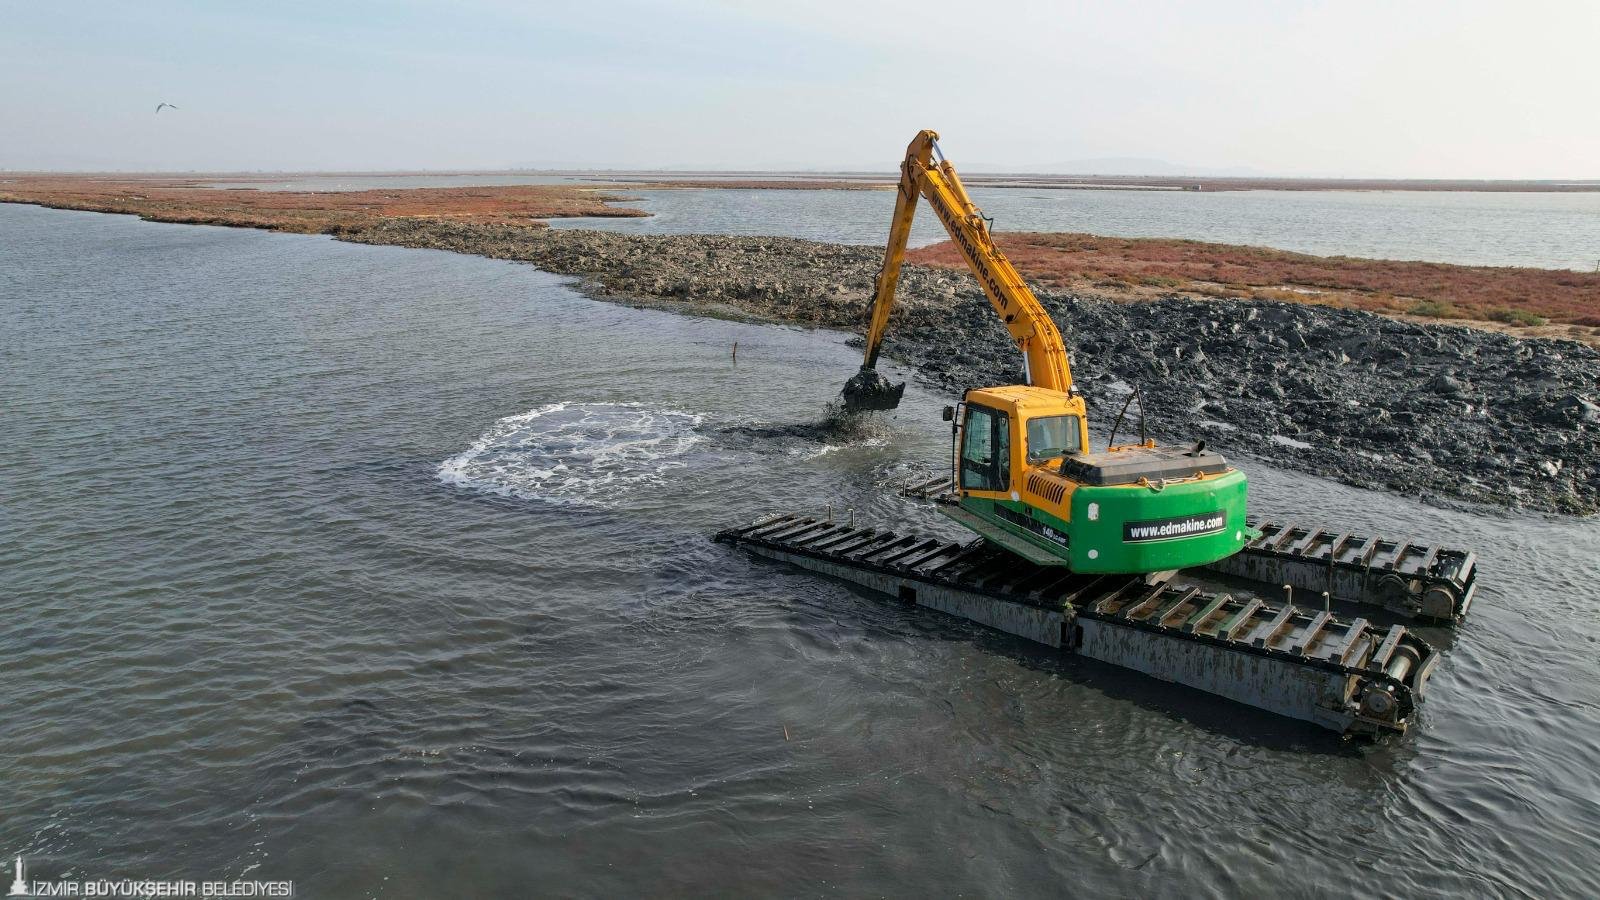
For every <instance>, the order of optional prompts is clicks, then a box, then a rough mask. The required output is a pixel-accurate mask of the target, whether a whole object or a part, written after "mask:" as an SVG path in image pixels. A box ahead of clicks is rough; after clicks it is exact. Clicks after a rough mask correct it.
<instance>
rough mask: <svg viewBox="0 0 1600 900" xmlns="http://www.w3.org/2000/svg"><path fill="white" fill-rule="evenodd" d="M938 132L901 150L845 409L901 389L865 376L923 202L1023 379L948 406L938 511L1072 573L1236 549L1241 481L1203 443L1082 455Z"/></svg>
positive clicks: (1085, 438)
mask: <svg viewBox="0 0 1600 900" xmlns="http://www.w3.org/2000/svg"><path fill="white" fill-rule="evenodd" d="M938 138H939V136H938V135H937V134H935V133H934V132H932V131H923V132H920V133H919V134H918V135H917V136H916V138H915V139H914V140H913V141H912V142H911V145H910V146H909V147H907V148H906V156H905V161H904V162H903V163H902V164H901V166H900V185H899V196H898V197H897V198H896V199H895V208H894V220H893V223H892V224H891V225H890V228H889V244H888V247H887V248H886V249H885V250H884V256H883V268H882V269H880V270H879V273H878V281H877V288H876V291H875V296H874V297H873V302H872V317H871V324H870V326H869V327H868V330H867V348H866V357H865V359H864V361H863V362H862V365H861V371H860V372H858V373H857V374H856V375H855V377H853V378H851V379H850V381H849V382H847V383H846V384H845V388H844V391H843V398H844V404H845V406H846V408H847V409H850V410H853V411H858V412H863V411H868V410H886V409H893V408H895V407H897V406H899V404H900V397H901V395H902V394H903V393H904V391H905V385H904V384H898V385H896V384H890V383H889V381H888V379H886V378H884V377H883V375H882V374H881V373H880V372H878V371H877V365H878V354H879V352H880V351H881V350H882V347H883V336H884V332H885V331H886V330H887V329H888V326H889V314H890V312H892V311H893V309H894V302H895V288H896V286H897V285H898V283H899V281H900V267H901V264H902V263H903V262H904V260H905V255H906V241H907V239H908V238H909V237H910V236H911V221H912V217H913V216H914V215H915V214H916V209H917V198H918V196H921V197H924V198H926V199H927V201H928V205H929V206H930V207H932V208H933V212H934V215H936V216H938V217H939V221H940V222H941V223H943V224H944V227H945V230H946V231H948V232H949V233H950V238H951V240H953V241H954V242H955V246H956V247H957V248H958V249H959V250H960V251H961V256H962V257H963V258H964V259H965V260H966V262H967V265H968V267H970V268H971V269H972V274H973V275H975V276H977V279H978V283H979V284H980V285H982V286H983V292H984V294H986V295H987V296H988V298H989V303H990V304H991V305H992V306H993V307H994V311H995V313H996V314H998V315H999V316H1000V320H1001V321H1002V322H1004V323H1005V327H1006V330H1007V331H1009V332H1010V333H1011V339H1012V340H1013V341H1015V342H1016V345H1017V349H1018V350H1020V351H1021V352H1022V372H1023V383H1022V384H1012V385H1004V386H1000V387H985V388H974V389H971V390H968V391H967V392H966V396H965V397H964V398H963V399H962V401H961V403H960V404H959V405H958V406H956V407H954V408H952V409H951V411H950V415H951V417H952V420H954V421H956V422H957V424H956V426H955V440H956V445H957V447H958V448H959V450H958V451H957V452H956V453H955V454H953V455H954V459H955V467H954V468H955V472H954V481H955V496H956V499H957V502H956V503H953V504H946V505H944V506H943V507H942V508H941V511H943V512H944V513H945V514H946V515H948V516H949V517H950V518H952V519H954V520H956V521H957V522H959V523H961V524H962V525H965V526H966V527H968V528H970V529H972V530H973V531H975V532H977V533H978V534H980V535H982V536H983V537H985V538H987V539H989V540H990V541H993V542H994V543H996V544H999V545H1000V546H1002V547H1004V548H1006V549H1008V550H1010V551H1011V552H1013V553H1015V554H1017V555H1018V556H1021V557H1023V558H1024V559H1027V560H1028V561H1030V562H1033V563H1037V564H1039V565H1061V566H1067V567H1069V568H1071V569H1072V570H1073V571H1076V572H1103V573H1127V572H1160V571H1167V570H1172V569H1183V568H1188V567H1190V566H1203V565H1206V564H1208V563H1213V562H1216V561H1217V560H1219V559H1224V558H1226V557H1229V556H1232V555H1233V554H1234V553H1236V552H1238V550H1239V548H1241V547H1243V546H1244V544H1245V541H1246V538H1247V536H1249V537H1255V536H1257V535H1256V532H1255V531H1254V529H1252V528H1251V527H1250V526H1249V525H1247V524H1246V523H1245V492H1246V482H1245V476H1244V473H1242V472H1240V471H1238V470H1237V469H1235V468H1233V467H1232V466H1229V465H1228V464H1227V462H1226V461H1225V460H1224V459H1223V458H1222V457H1221V456H1220V455H1218V454H1216V453H1214V452H1212V451H1208V450H1206V449H1205V444H1204V442H1198V443H1196V444H1195V445H1194V446H1193V447H1192V448H1189V449H1182V448H1175V447H1158V446H1156V444H1155V442H1154V441H1148V440H1146V441H1142V442H1140V443H1137V444H1130V445H1126V446H1111V445H1109V444H1108V446H1107V447H1106V449H1105V450H1104V451H1103V452H1099V453H1096V452H1093V451H1092V450H1091V449H1090V446H1089V419H1088V413H1087V411H1086V409H1085V405H1084V400H1083V397H1082V396H1081V395H1080V394H1078V393H1077V392H1076V391H1074V390H1073V387H1072V367H1071V365H1070V363H1069V361H1068V359H1067V348H1066V345H1065V344H1064V343H1063V342H1062V340H1061V332H1060V331H1059V330H1058V329H1057V328H1056V324H1055V322H1053V321H1052V320H1051V319H1050V314H1049V313H1048V312H1046V311H1045V309H1044V307H1043V306H1041V305H1040V303H1039V300H1038V298H1036V297H1034V295H1033V292H1032V291H1031V290H1029V289H1028V285H1027V283H1026V282H1024V281H1023V279H1022V276H1021V275H1020V274H1018V272H1017V270H1016V268H1014V267H1013V266H1012V265H1011V261H1010V260H1008V259H1006V255H1005V254H1004V253H1002V252H1000V248H999V247H997V246H995V242H994V239H993V237H992V236H991V235H990V234H989V228H988V224H987V222H986V220H985V219H984V216H983V213H982V211H980V210H979V209H978V207H977V205H976V204H974V203H973V202H972V198H971V197H969V196H968V195H967V191H966V188H965V187H964V186H963V185H962V184H961V179H960V178H959V177H957V175H956V170H955V167H954V166H952V165H951V164H950V161H949V160H947V159H945V158H944V155H943V154H942V153H940V152H939V143H938Z"/></svg>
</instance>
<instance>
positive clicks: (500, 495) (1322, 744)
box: [0, 206, 1600, 897]
mask: <svg viewBox="0 0 1600 900" xmlns="http://www.w3.org/2000/svg"><path fill="white" fill-rule="evenodd" d="M0 235H3V236H4V240H3V241H0V360H3V366H0V398H3V399H0V484H3V486H4V487H3V490H0V673H3V681H0V689H3V696H0V786H3V788H0V790H3V797H0V856H5V857H9V856H11V855H13V854H23V855H24V856H26V857H27V859H28V860H29V861H30V864H31V865H32V867H33V868H32V873H33V874H32V877H34V878H45V879H48V878H54V877H62V876H66V877H78V878H101V877H107V878H109V877H119V876H126V877H141V878H143V877H187V878H197V879H200V878H212V877H216V878H226V877H234V876H241V875H242V876H244V877H249V878H288V879H294V880H295V882H296V885H297V889H298V890H299V891H300V895H301V896H306V897H358V896H395V897H412V896H423V895H428V896H438V895H439V894H440V893H441V889H443V892H444V893H448V894H449V895H451V896H461V897H467V896H485V895H489V894H490V893H491V892H496V893H498V894H500V895H508V896H528V895H536V894H606V895H632V894H638V893H664V892H669V893H689V892H712V891H715V892H721V893H749V892H764V893H783V894H815V893H833V892H849V893H859V894H884V895H918V894H926V893H929V892H937V893H940V894H956V893H966V894H985V895H1007V894H1012V895H1040V896H1044V895H1051V896H1054V895H1059V894H1061V893H1063V892H1066V891H1074V892H1084V893H1092V894H1105V895H1120V896H1127V895H1144V894H1166V895H1178V894H1181V895H1183V896H1191V895H1195V894H1201V895H1215V896H1238V895H1240V894H1256V895H1259V894H1266V893H1268V892H1278V891H1284V892H1288V893H1293V894H1305V893H1311V894H1330V895H1347V894H1350V893H1355V892H1363V893H1364V892H1375V893H1379V894H1392V895H1405V896H1410V895H1423V894H1435V893H1458V894H1471V895H1475V896H1481V895H1494V896H1519V895H1520V896H1550V895H1556V894H1564V895H1591V896H1592V895H1594V894H1595V893H1596V892H1597V891H1600V880H1597V877H1596V875H1595V872H1596V871H1597V870H1600V849H1597V848H1596V846H1595V840H1594V836H1595V835H1596V834H1597V833H1600V805H1597V798H1600V783H1597V777H1596V774H1595V768H1596V767H1595V763H1596V760H1597V758H1600V757H1597V754H1600V677H1597V676H1600V664H1597V663H1596V659H1595V647H1596V645H1597V640H1600V611H1597V605H1596V601H1597V596H1600V525H1597V523H1594V522H1573V521H1553V520H1543V519H1533V518H1516V517H1507V516H1504V515H1501V514H1485V515H1473V514H1468V513H1461V512H1442V511H1440V510H1437V509H1433V508H1429V507H1423V506H1419V505H1416V504H1413V503H1410V502H1407V501H1404V500H1399V499H1396V498H1393V497H1389V496H1385V495H1379V494H1372V493H1366V492H1362V491H1358V490H1354V489H1351V488H1346V487H1342V486H1338V485H1334V484H1329V483H1327V482H1323V481H1319V480H1316V479H1313V478H1308V477H1306V476H1303V475H1298V474H1294V473H1286V472H1281V471H1277V470H1274V469H1272V468H1270V467H1268V466H1265V465H1262V464H1259V463H1250V462H1249V461H1248V460H1242V461H1241V462H1243V463H1245V464H1247V465H1249V470H1250V473H1251V476H1252V479H1253V482H1254V487H1255V492H1254V495H1253V496H1254V505H1255V508H1256V509H1257V510H1258V511H1260V512H1263V513H1266V514H1270V515H1279V516H1297V517H1301V518H1307V519H1309V518H1316V519H1320V520H1322V521H1326V522H1330V523H1339V524H1341V525H1344V526H1348V527H1352V528H1358V529H1359V528H1375V527H1379V526H1382V527H1383V528H1384V530H1385V531H1388V532H1390V533H1394V534H1403V535H1407V536H1409V535H1428V536H1436V537H1438V538H1440V539H1441V540H1446V541H1449V542H1451V543H1456V544H1462V545H1466V546H1470V547H1473V548H1475V549H1477V550H1478V551H1479V552H1480V553H1481V554H1482V557H1483V561H1482V566H1483V576H1482V582H1483V587H1482V591H1481V593H1480V595H1479V600H1478V603H1477V605H1476V606H1475V608H1474V610H1473V616H1472V618H1471V620H1470V621H1469V622H1468V623H1467V624H1466V625H1465V626H1464V627H1463V628H1462V629H1460V631H1459V633H1458V634H1451V633H1448V632H1441V631H1431V632H1428V634H1429V636H1430V638H1432V639H1434V640H1436V641H1438V642H1439V643H1440V644H1441V645H1443V646H1445V647H1446V648H1447V656H1446V658H1445V660H1444V663H1443V665H1442V666H1441V667H1440V669H1439V671H1438V673H1437V674H1436V675H1435V677H1434V680H1433V682H1432V684H1431V696H1430V697H1429V699H1428V701H1427V703H1426V704H1425V705H1424V708H1423V711H1422V713H1421V715H1420V720H1419V721H1418V722H1417V725H1416V727H1415V729H1414V730H1413V732H1412V733H1411V734H1410V735H1409V736H1407V737H1406V738H1404V739H1401V740H1398V741H1390V742H1388V743H1385V744H1382V745H1379V746H1376V747H1360V746H1352V745H1345V744H1342V743H1340V742H1339V741H1337V740H1335V739H1333V738H1331V737H1328V736H1326V735H1324V734H1323V733H1321V732H1318V731H1315V730H1313V729H1310V728H1309V727H1305V726H1302V725H1299V724H1297V723H1293V722H1288V721H1285V720H1280V719H1277V718H1274V717H1271V716H1267V715H1264V714H1258V713H1255V712H1253V711H1251V710H1248V709H1244V708H1241V707H1238V706H1235V705H1232V704H1228V703H1225V702H1222V701H1218V700H1214V699H1212V698H1210V697H1208V696H1206V695H1203V694H1198V693H1194V692H1191V691H1187V690H1184V689H1178V688H1173V687H1169V686H1166V685H1162V684H1160V683H1156V682H1152V681H1149V680H1146V679H1142V678H1138V677H1134V676H1131V675H1129V674H1127V673H1124V672H1122V671H1120V670H1116V669H1112V668H1109V667H1104V666H1099V665H1094V664H1088V663H1084V662H1082V661H1076V660H1071V659H1063V658H1060V657H1058V656H1056V655H1054V654H1053V653H1050V652H1045V651H1042V650H1039V649H1035V648H1033V647H1030V646H1029V645H1027V644H1024V643H1022V642H1020V641H1017V640H1013V639H1010V638H1008V637H1005V636H1000V635H995V634H992V633H988V632H985V631H983V630H981V629H979V628H976V627H974V626H970V625H967V624H965V623H962V622H959V621H955V620H951V619H947V618H944V617H940V616H938V615H936V614H933V613H929V612H925V611H918V610H914V609H906V608H903V607H900V606H898V605H895V604H889V603H883V602H880V601H879V600H877V599H875V598H873V597H871V596H869V595H866V594H863V593H858V592H856V591H855V590H853V589H851V588H847V587H845V586H842V585H839V584H834V583H830V582H826V581H821V580H818V579H815V578H812V577H809V576H805V575H802V574H798V573H796V572H792V571H789V570H786V569H784V568H782V567H778V566H774V565H770V564H764V563H760V562H758V561H755V560H752V559H749V558H746V557H744V556H742V555H739V554H736V553H733V552H730V551H728V550H727V549H726V548H724V547H721V546H719V545H715V544H712V543H711V542H710V541H709V540H708V539H707V536H708V534H709V533H710V532H712V531H714V530H715V529H717V528H719V527H722V526H724V525H727V524H729V523H732V522H738V521H740V520H743V519H746V518H748V517H751V516H753V515H755V514H757V513H758V512H761V511H763V510H766V509H769V508H773V507H785V508H793V509H807V510H821V509H823V508H824V507H825V506H826V505H828V504H832V505H833V507H834V509H835V510H839V509H843V508H853V509H854V510H855V515H856V516H857V517H858V520H864V521H891V520H894V519H899V518H909V519H911V520H913V521H916V522H923V523H926V522H927V513H926V512H925V511H923V510H920V509H918V508H916V507H912V506H909V505H907V504H906V503H905V502H903V501H901V500H899V499H896V498H894V497H893V496H891V495H887V494H886V493H885V491H884V485H886V484H887V483H889V482H891V481H893V480H895V479H896V478H897V477H899V476H901V475H902V474H903V473H905V472H908V471H910V470H912V469H915V468H921V467H923V466H925V465H927V464H929V463H930V462H936V461H937V460H938V459H939V458H940V456H941V453H942V452H943V448H944V447H945V441H946V432H945V431H944V430H943V429H944V426H943V425H942V423H940V422H939V420H938V408H939V407H940V406H941V405H942V404H943V403H945V402H947V398H944V397H939V396H933V395H930V394H928V393H925V392H921V391H918V390H917V388H916V387H915V385H913V386H912V388H910V389H909V390H908V394H907V402H906V403H905V404H904V406H903V407H902V408H901V410H900V411H899V413H898V414H897V415H895V416H893V417H887V418H885V419H883V420H882V421H881V422H879V423H878V426H877V428H876V430H875V431H873V432H872V433H868V434H865V435H861V436H857V437H854V438H852V439H850V440H848V441H843V440H838V441H835V440H834V439H832V438H830V437H829V436H828V435H827V434H826V433H819V432H818V431H817V430H816V429H814V428H812V427H810V423H813V422H814V421H815V420H816V417H817V415H818V413H819V411H820V409H821V406H822V404H823V402H824V401H825V400H826V399H828V398H829V397H830V396H831V395H832V394H833V393H834V392H835V391H836V390H837V389H838V386H839V384H840V382H841V381H842V380H843V377H844V376H846V375H848V374H849V372H850V371H852V370H853V367H854V365H855V358H856V356H855V352H854V351H852V350H851V349H849V348H848V347H845V346H844V345H843V343H842V341H841V340H840V339H839V338H837V337H836V336H832V335H825V334H812V333H806V332H800V331H793V330H785V329H777V328H763V327H756V326H748V325H740V324H734V323H728V322H722V321H714V320H702V319H690V318H683V317H676V316H673V315H670V314H665V313H659V312H653V311H641V310H633V309H626V308H622V307H618V306H611V305H606V304H602V303H597V302H594V301H590V300H587V299H585V298H583V297H581V296H579V295H577V294H576V293H574V292H573V291H571V290H570V289H569V288H568V287H567V286H566V285H565V283H564V282H563V281H562V280H561V279H559V278H556V277H553V276H549V275H545V274H543V273H540V272H538V271H536V270H534V269H532V268H530V267H527V266H523V265H518V264H513V263H505V262H497V261H491V260H486V259H480V258H474V257H466V256H455V255H450V254H445V253H437V252H431V251H415V250H405V249H398V248H392V247H369V246H360V245H351V244H341V243H337V242H334V241H331V240H327V239H324V238H316V237H301V236H291V235H273V234H265V233H260V232H250V231H235V230H226V229H211V228H197V227H189V226H176V225H154V224H145V223H138V222H135V221H133V220H131V219H127V218H122V217H107V216H97V215H94V214H89V213H70V212H57V211H51V210H43V209H35V208H30V207H11V206H0ZM735 341H737V342H738V344H739V354H738V360H737V362H735V361H734V360H733V359H732V358H731V353H730V351H731V348H732V345H733V343H734V342H735ZM1223 449H1224V450H1225V451H1226V449H1227V448H1225V447H1224V448H1223Z"/></svg>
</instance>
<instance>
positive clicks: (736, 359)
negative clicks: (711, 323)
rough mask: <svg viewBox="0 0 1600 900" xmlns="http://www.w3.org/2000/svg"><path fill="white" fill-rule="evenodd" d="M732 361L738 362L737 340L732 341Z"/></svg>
mask: <svg viewBox="0 0 1600 900" xmlns="http://www.w3.org/2000/svg"><path fill="white" fill-rule="evenodd" d="M733 361H734V362H738V361H739V342H738V341H734V342H733Z"/></svg>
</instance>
